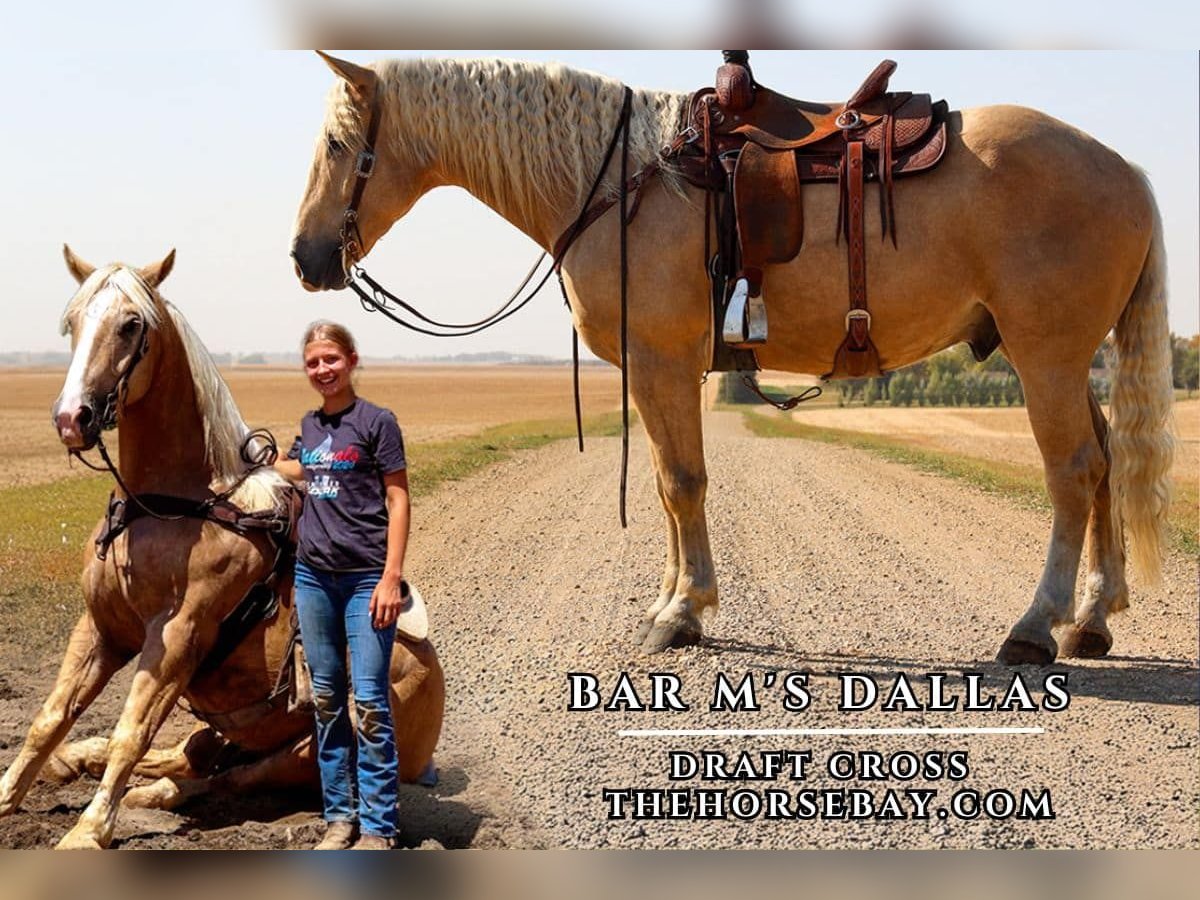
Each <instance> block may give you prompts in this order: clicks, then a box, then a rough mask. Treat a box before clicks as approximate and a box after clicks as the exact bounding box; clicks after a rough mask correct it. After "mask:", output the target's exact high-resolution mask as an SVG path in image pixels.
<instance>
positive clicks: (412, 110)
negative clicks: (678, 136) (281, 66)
mask: <svg viewBox="0 0 1200 900" xmlns="http://www.w3.org/2000/svg"><path fill="white" fill-rule="evenodd" d="M373 68H374V69H375V71H376V74H377V75H378V76H379V88H380V92H381V97H382V98H383V103H384V104H386V108H387V110H388V113H389V115H388V119H387V122H388V126H387V129H388V130H387V132H386V139H387V140H390V141H392V142H393V143H394V145H396V146H397V147H398V148H399V149H400V150H402V151H403V152H404V153H405V154H406V155H409V156H411V158H413V159H415V160H417V161H418V162H420V163H421V164H434V165H438V164H441V165H445V164H446V163H447V160H446V159H445V156H446V154H448V153H450V154H454V157H455V158H454V160H453V163H454V164H455V168H456V169H459V170H460V172H459V174H460V175H461V176H462V177H464V178H466V179H467V180H468V183H467V184H464V185H463V187H465V188H466V189H467V190H469V191H470V192H471V193H472V194H474V195H476V196H477V197H480V198H481V199H490V200H494V201H496V203H497V204H498V205H500V206H502V207H503V208H506V209H513V210H518V211H520V212H521V213H522V214H523V215H525V216H529V217H532V215H533V213H534V211H535V210H536V209H538V208H541V209H543V210H544V209H545V208H546V206H547V204H550V205H551V208H552V209H553V210H554V212H556V213H568V212H573V211H574V210H575V208H577V207H578V206H579V204H581V203H582V201H583V198H584V195H585V194H586V192H587V190H588V188H589V187H590V186H591V183H592V181H593V179H594V178H595V177H596V172H595V167H596V166H597V165H598V164H599V160H600V159H602V158H603V154H604V150H605V148H606V147H607V145H608V142H609V140H610V139H611V137H612V133H613V129H614V128H615V126H616V123H617V116H618V114H619V112H620V109H621V100H622V85H621V83H620V82H619V81H616V80H614V79H612V78H606V77H604V76H602V75H595V74H592V73H590V72H581V71H578V70H574V69H569V68H567V67H566V66H562V65H558V64H541V63H529V62H518V61H512V60H500V59H483V60H457V59H420V60H390V61H386V62H381V63H377V64H376V65H375V66H374V67H373ZM686 100H687V95H686V94H680V93H671V92H665V91H653V90H643V89H638V90H635V91H634V96H633V116H632V127H631V131H630V146H629V155H630V162H629V174H630V175H632V174H633V173H634V172H636V171H637V170H638V169H640V168H642V167H643V166H645V165H647V164H648V163H650V162H651V161H652V160H653V159H654V158H655V156H656V155H657V153H658V150H659V148H661V147H662V146H663V144H665V143H667V142H668V141H669V140H670V139H671V138H672V137H673V136H674V134H675V132H676V131H677V130H678V128H679V122H680V116H681V112H682V108H683V104H684V103H685V101H686ZM362 131H363V129H362V123H361V121H360V115H359V112H358V110H357V109H356V108H355V105H354V104H353V103H352V102H351V100H350V95H349V91H348V90H347V88H346V85H345V83H344V82H342V81H340V80H339V81H338V83H337V84H336V85H335V86H334V89H333V90H332V91H331V92H330V94H329V98H328V102H327V107H326V117H325V134H326V136H328V137H332V138H335V139H336V140H338V141H340V142H341V143H343V144H345V145H347V146H348V147H351V148H353V149H357V148H358V147H360V146H361V144H362V140H363V134H362ZM610 172H611V173H613V174H615V173H617V172H619V168H617V165H616V164H614V166H612V167H611V168H610ZM667 178H668V183H669V186H670V187H672V188H673V189H676V190H678V189H679V186H678V184H677V182H676V181H675V179H674V178H673V176H671V175H670V174H669V173H668V175H667ZM563 185H576V186H577V189H576V190H577V193H576V196H574V197H570V198H568V199H567V200H566V201H564V197H563V195H562V193H561V187H562V186H563ZM555 187H558V188H559V192H558V193H552V192H551V189H553V188H555ZM605 189H606V190H608V191H609V192H615V191H616V189H617V184H616V179H614V178H612V177H610V178H609V179H608V180H607V182H606V184H605ZM564 202H569V203H570V204H571V206H572V208H571V209H561V208H555V207H556V206H561V205H562V204H563V203H564Z"/></svg>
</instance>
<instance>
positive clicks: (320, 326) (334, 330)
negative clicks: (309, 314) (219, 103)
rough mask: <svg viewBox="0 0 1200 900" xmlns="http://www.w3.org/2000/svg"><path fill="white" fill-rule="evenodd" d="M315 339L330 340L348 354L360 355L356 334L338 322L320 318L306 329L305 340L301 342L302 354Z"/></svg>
mask: <svg viewBox="0 0 1200 900" xmlns="http://www.w3.org/2000/svg"><path fill="white" fill-rule="evenodd" d="M313 341H329V342H330V343H331V344H335V345H337V348H338V349H339V350H341V351H342V352H343V353H345V354H346V356H357V355H358V345H357V344H355V342H354V335H352V334H351V333H350V329H349V328H347V327H346V326H345V325H339V324H338V323H337V322H330V321H329V320H328V319H318V320H317V321H315V322H313V323H312V324H311V325H309V326H308V328H307V329H306V330H305V332H304V340H303V341H301V342H300V355H301V356H303V355H304V348H305V347H307V346H308V345H309V344H311V343H312V342H313Z"/></svg>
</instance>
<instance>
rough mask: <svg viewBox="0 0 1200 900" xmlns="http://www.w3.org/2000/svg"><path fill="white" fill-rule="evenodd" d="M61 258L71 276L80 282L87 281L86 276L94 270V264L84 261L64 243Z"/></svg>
mask: <svg viewBox="0 0 1200 900" xmlns="http://www.w3.org/2000/svg"><path fill="white" fill-rule="evenodd" d="M63 259H65V260H66V261H67V271H69V272H70V273H71V276H72V277H73V278H74V279H75V280H76V281H78V282H79V283H80V284H83V283H84V282H85V281H87V280H88V276H89V275H91V274H92V273H93V272H95V271H96V267H95V266H93V265H92V264H91V263H89V262H84V261H83V260H82V259H80V258H79V257H78V256H76V255H75V253H74V251H73V250H71V248H70V247H68V246H67V245H66V244H63Z"/></svg>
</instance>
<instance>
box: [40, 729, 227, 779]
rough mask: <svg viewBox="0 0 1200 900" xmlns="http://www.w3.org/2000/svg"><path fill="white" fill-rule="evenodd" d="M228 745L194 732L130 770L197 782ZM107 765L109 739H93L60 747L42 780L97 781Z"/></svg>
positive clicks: (208, 734)
mask: <svg viewBox="0 0 1200 900" xmlns="http://www.w3.org/2000/svg"><path fill="white" fill-rule="evenodd" d="M227 744H228V742H227V741H226V740H225V739H224V738H222V737H221V736H220V735H219V734H217V733H216V732H215V731H213V730H212V729H211V728H210V727H208V726H207V725H198V726H197V727H196V729H195V730H194V731H193V732H192V733H191V734H189V735H188V736H187V737H185V738H184V739H183V740H182V741H180V742H179V743H178V744H176V745H175V746H174V747H166V748H163V749H161V750H156V749H153V748H151V749H150V750H147V751H146V755H145V756H143V757H142V758H141V759H140V760H138V764H137V765H136V766H134V767H133V774H134V775H135V776H137V777H139V778H165V777H172V778H198V777H199V776H200V775H201V773H203V772H204V771H206V770H207V769H208V767H209V765H210V764H211V763H212V760H213V759H214V758H215V757H216V755H217V753H218V752H219V751H220V750H221V748H222V747H224V746H226V745H227ZM107 764H108V738H103V737H94V738H88V739H87V740H83V741H76V742H75V743H72V744H66V745H64V746H62V747H59V748H58V750H56V751H55V752H54V755H53V756H52V757H51V758H50V761H49V762H48V763H46V768H45V770H44V771H43V773H42V777H43V778H44V779H45V780H47V781H53V782H55V783H57V784H66V783H68V782H71V781H74V780H76V779H77V778H81V777H82V776H83V775H90V776H91V777H92V778H100V777H101V776H102V775H104V768H105V766H106V765H107Z"/></svg>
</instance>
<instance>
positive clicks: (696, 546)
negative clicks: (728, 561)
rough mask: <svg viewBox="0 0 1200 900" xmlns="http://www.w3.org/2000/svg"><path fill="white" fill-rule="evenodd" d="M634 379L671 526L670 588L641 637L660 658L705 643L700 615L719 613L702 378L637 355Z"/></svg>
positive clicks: (682, 364) (683, 364)
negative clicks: (707, 509) (707, 508)
mask: <svg viewBox="0 0 1200 900" xmlns="http://www.w3.org/2000/svg"><path fill="white" fill-rule="evenodd" d="M629 374H630V379H629V383H630V390H631V392H632V394H633V399H634V402H635V403H636V404H637V409H638V415H640V416H641V419H642V423H643V425H644V426H645V429H646V437H647V439H648V440H649V442H650V454H651V458H652V460H653V463H654V466H655V472H656V476H657V480H658V488H659V497H660V498H661V499H662V503H663V508H664V510H665V511H666V515H667V523H668V527H667V546H668V551H667V567H666V573H665V577H664V581H663V589H662V592H661V594H660V596H659V599H658V600H657V601H656V602H655V603H654V604H653V605H652V606H651V607H650V609H648V610H647V612H646V619H645V620H644V621H643V623H642V629H641V632H639V633H642V632H644V634H642V641H641V644H642V649H643V650H644V651H645V652H646V653H657V652H659V651H661V650H665V649H667V648H668V647H683V646H689V645H692V644H696V643H699V641H700V638H701V637H702V636H703V627H702V625H701V616H702V615H704V614H712V613H715V612H716V609H717V581H716V575H715V573H714V571H713V563H712V551H711V550H710V548H709V545H708V523H707V522H706V520H705V516H704V495H705V491H706V490H707V488H708V475H707V473H706V471H705V468H704V439H703V435H702V433H701V426H700V385H699V375H698V373H697V372H696V371H695V367H694V366H693V365H690V364H689V363H688V362H687V361H675V360H665V359H662V358H659V357H656V356H653V355H651V354H649V353H647V352H641V353H637V352H636V351H635V353H634V354H633V355H632V356H631V359H630V373H629Z"/></svg>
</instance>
